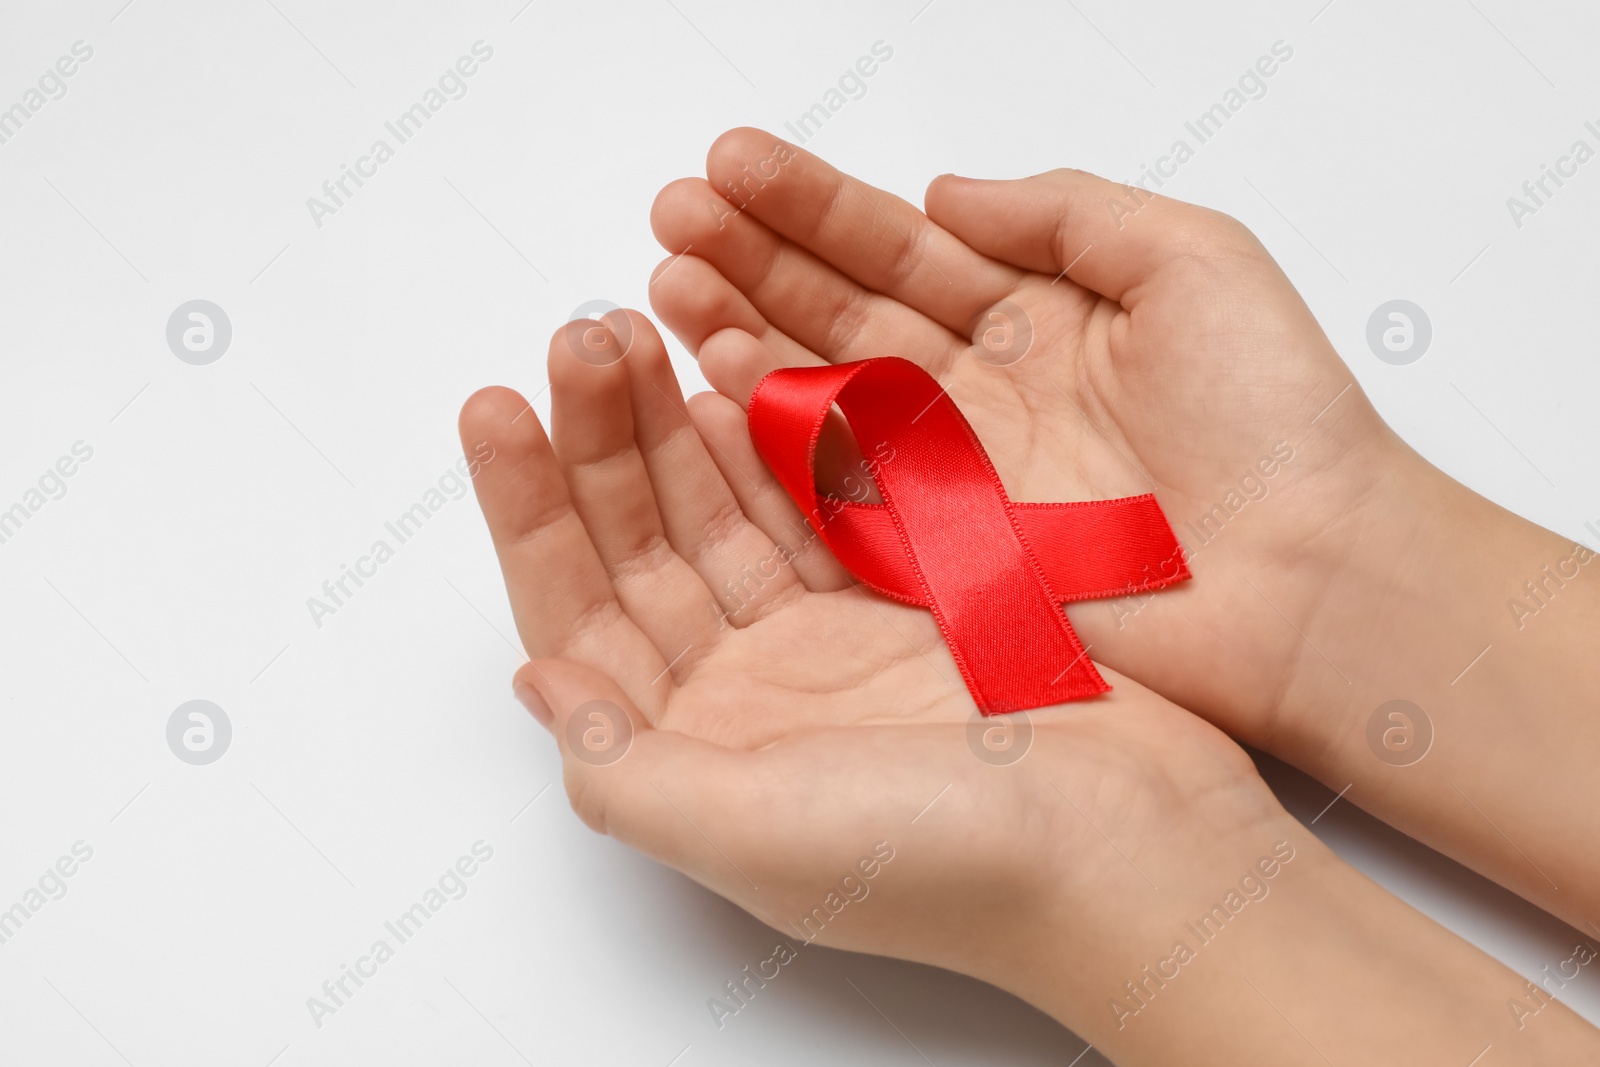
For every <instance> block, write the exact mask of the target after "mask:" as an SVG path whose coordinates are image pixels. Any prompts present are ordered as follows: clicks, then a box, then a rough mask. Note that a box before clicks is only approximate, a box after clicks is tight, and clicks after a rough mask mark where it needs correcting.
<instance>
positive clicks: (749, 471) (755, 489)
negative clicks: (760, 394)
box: [689, 393, 851, 592]
mask: <svg viewBox="0 0 1600 1067" xmlns="http://www.w3.org/2000/svg"><path fill="white" fill-rule="evenodd" d="M689 416H690V418H692V419H693V420H694V424H695V425H696V426H697V427H699V429H700V432H701V433H702V434H704V435H705V438H706V440H707V441H708V442H711V443H712V444H713V445H714V446H715V447H714V448H713V449H712V450H711V454H712V457H713V458H714V459H715V460H716V464H717V467H718V468H719V469H720V470H721V471H722V475H723V477H724V478H725V479H726V480H727V483H728V485H729V486H730V487H731V488H732V490H733V493H734V496H736V497H737V498H738V500H739V507H740V508H741V509H742V510H743V511H744V513H745V514H746V515H747V516H749V518H750V521H751V522H753V523H755V524H756V525H757V526H759V527H760V528H761V530H762V531H763V532H764V533H765V534H766V535H767V537H768V538H770V539H771V540H772V542H773V544H774V545H776V546H778V555H777V556H776V557H770V558H769V560H763V561H762V562H761V565H759V566H758V567H757V568H756V569H755V571H754V576H753V577H748V576H747V577H746V580H747V581H752V582H764V581H768V580H770V579H767V578H766V577H765V574H766V573H767V572H769V571H771V570H772V569H774V564H773V562H771V559H776V561H777V562H778V563H786V566H784V568H783V569H784V570H788V569H790V568H792V569H793V571H794V573H795V575H796V576H797V577H798V578H799V580H800V581H801V582H802V583H804V585H805V587H806V588H807V589H810V590H812V591H814V592H829V591H831V590H836V589H843V588H845V587H846V586H848V585H850V584H851V583H850V575H849V572H847V571H846V570H845V569H844V567H843V566H842V565H841V564H840V563H839V561H838V560H837V559H835V558H834V555H833V553H832V552H831V551H829V549H828V546H827V545H826V544H824V543H823V541H822V538H820V537H818V536H817V534H816V531H814V530H812V529H811V527H809V526H807V525H806V520H805V517H804V516H803V515H801V513H800V509H799V507H797V506H796V505H795V503H794V501H793V500H791V499H790V498H789V494H788V493H786V492H784V490H783V486H781V485H779V484H778V479H777V478H775V477H773V474H772V471H770V470H768V469H767V465H766V464H765V463H762V462H761V457H760V456H759V455H757V453H756V449H755V445H754V444H753V443H752V442H751V440H750V427H749V424H748V423H747V422H746V421H745V413H744V408H742V407H741V406H740V405H739V404H738V403H737V402H735V401H733V400H730V399H728V397H726V396H720V395H718V394H716V393H699V394H697V395H695V396H692V397H690V398H689Z"/></svg>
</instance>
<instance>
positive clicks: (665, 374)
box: [623, 311, 804, 626]
mask: <svg viewBox="0 0 1600 1067" xmlns="http://www.w3.org/2000/svg"><path fill="white" fill-rule="evenodd" d="M624 314H626V315H627V316H628V321H629V323H630V324H631V330H632V336H633V344H632V347H631V348H630V349H629V352H628V358H627V359H626V360H624V361H623V366H625V367H626V368H627V372H628V381H629V385H630V392H631V393H632V397H633V429H634V433H633V435H634V439H635V441H636V442H637V443H638V447H639V452H640V454H641V456H642V457H643V459H644V466H645V470H646V471H647V472H648V473H649V476H650V484H651V486H652V487H653V488H654V490H655V499H656V507H657V509H658V510H659V511H660V513H661V523H662V527H663V529H664V530H665V531H666V536H667V541H668V542H669V543H670V544H671V545H672V547H673V549H674V550H675V551H676V552H677V554H678V555H679V556H680V557H681V558H682V559H684V560H686V561H687V562H688V563H689V565H690V566H691V567H693V568H694V570H695V573H697V574H698V575H699V576H700V578H701V580H702V581H704V582H705V584H706V585H707V586H708V587H709V588H710V589H711V591H712V592H713V594H714V595H715V596H716V597H717V600H718V602H719V603H720V604H721V605H722V609H723V611H725V612H727V615H726V618H727V620H728V621H729V622H731V623H732V624H733V625H735V626H743V625H748V624H749V623H751V622H754V621H755V620H756V619H759V618H762V617H763V616H765V615H766V614H767V613H768V612H770V611H773V610H775V609H777V608H779V607H781V606H782V605H783V604H786V603H788V602H789V601H791V600H792V599H793V598H794V597H795V596H797V595H799V594H800V593H802V592H803V591H804V586H802V585H801V584H800V580H799V578H797V577H796V576H795V574H794V572H793V571H792V570H790V569H789V568H787V567H782V568H777V569H776V570H775V571H774V572H773V573H771V574H770V575H769V574H767V573H766V572H767V571H768V570H769V569H771V566H770V561H772V560H773V559H775V558H776V557H777V556H778V549H777V547H776V546H775V545H774V544H773V543H772V539H771V538H770V537H768V536H767V535H766V534H765V533H763V532H762V531H761V529H760V528H758V527H757V526H756V525H754V524H753V523H751V521H750V520H749V519H748V518H746V517H745V513H744V511H743V510H742V509H741V508H740V506H739V500H738V498H737V497H736V496H735V495H734V492H733V490H732V489H730V488H729V486H728V482H727V476H726V475H725V474H724V471H723V470H722V469H721V468H719V466H718V465H717V464H716V463H715V462H713V460H712V457H711V455H709V454H708V452H707V443H708V441H707V440H703V439H702V438H701V436H700V431H699V430H698V429H696V427H695V425H694V423H693V422H691V421H690V418H689V412H688V410H687V408H685V406H684V402H683V392H682V390H681V389H679V387H678V379H677V376H676V375H674V374H673V373H672V363H671V361H670V360H669V359H668V358H667V350H666V346H665V345H663V344H662V343H661V337H660V335H659V334H657V333H656V331H655V327H654V326H652V325H651V324H650V320H649V319H647V318H645V316H643V315H641V314H639V313H638V312H636V311H630V312H625V313H624ZM709 443H710V447H711V449H712V450H715V449H716V448H717V445H716V442H714V441H711V442H709ZM734 476H735V477H743V476H744V475H743V472H738V473H737V474H735V475H734ZM752 568H755V573H759V574H761V575H762V577H761V580H760V581H758V582H754V583H752V581H751V580H750V578H749V576H750V575H751V573H752Z"/></svg>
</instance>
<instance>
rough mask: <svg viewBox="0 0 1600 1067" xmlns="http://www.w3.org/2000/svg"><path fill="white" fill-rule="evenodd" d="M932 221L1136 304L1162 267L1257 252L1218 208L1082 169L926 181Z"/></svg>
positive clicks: (975, 243)
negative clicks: (1010, 177) (1141, 288)
mask: <svg viewBox="0 0 1600 1067" xmlns="http://www.w3.org/2000/svg"><path fill="white" fill-rule="evenodd" d="M926 206H927V212H928V217H929V218H931V219H933V221H934V222H936V223H938V224H939V225H940V226H942V227H944V228H945V229H946V230H949V231H950V232H951V233H953V234H955V235H956V236H957V237H959V238H961V239H962V240H963V241H965V242H966V243H967V244H968V245H970V246H971V247H972V248H974V249H975V250H977V251H979V252H982V253H983V254H984V255H986V256H990V257H992V258H994V259H998V260H1002V261H1004V262H1007V263H1012V264H1014V265H1016V266H1019V267H1025V268H1027V269H1028V270H1034V271H1039V272H1040V273H1044V274H1049V275H1051V276H1059V275H1060V274H1063V273H1064V274H1066V275H1067V276H1068V277H1069V278H1070V279H1071V280H1072V281H1074V282H1076V283H1077V284H1078V285H1081V286H1083V287H1084V288H1085V289H1091V290H1093V291H1095V292H1097V293H1099V294H1101V295H1102V296H1106V297H1109V298H1110V299H1112V300H1116V301H1118V302H1120V303H1122V304H1123V306H1125V307H1130V308H1131V307H1132V306H1133V304H1134V303H1136V302H1137V299H1138V290H1139V286H1140V285H1141V284H1142V283H1143V282H1145V281H1147V280H1148V279H1150V278H1151V277H1153V276H1154V275H1155V274H1156V273H1157V272H1158V271H1160V270H1162V269H1164V268H1168V267H1173V266H1177V265H1180V264H1183V263H1186V262H1187V263H1193V262H1195V257H1196V256H1200V257H1202V261H1203V258H1205V257H1207V256H1210V257H1215V256H1218V255H1227V254H1229V253H1230V252H1243V251H1245V250H1247V249H1249V248H1251V247H1252V246H1254V247H1257V248H1259V245H1257V244H1256V242H1255V238H1254V237H1253V236H1251V234H1250V231H1249V230H1247V229H1245V227H1244V226H1243V225H1242V224H1240V223H1239V222H1237V221H1235V220H1234V219H1232V218H1229V217H1228V216H1226V215H1223V214H1221V213H1220V212H1216V211H1211V210H1209V209H1207V208H1202V207H1197V206H1195V205H1194V204H1186V203H1184V202H1183V201H1181V200H1172V199H1169V198H1168V197H1165V196H1160V195H1158V194H1156V193H1152V192H1149V191H1147V190H1145V189H1142V188H1137V187H1134V186H1128V185H1122V184H1119V183H1117V182H1113V181H1108V180H1106V179H1105V178H1100V177H1096V176H1095V175H1093V174H1089V173H1086V172H1084V171H1081V170H1053V171H1049V172H1047V173H1044V174H1036V175H1034V176H1033V177H1031V178H1017V179H1014V180H1006V181H989V180H985V179H981V178H962V177H957V176H956V175H954V174H945V175H941V176H940V177H938V178H935V179H934V180H933V182H932V184H930V185H929V186H928V192H927V196H926Z"/></svg>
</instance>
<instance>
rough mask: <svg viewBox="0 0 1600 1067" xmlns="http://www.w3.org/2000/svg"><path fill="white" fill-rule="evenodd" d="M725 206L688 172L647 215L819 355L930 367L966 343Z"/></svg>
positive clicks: (664, 236)
mask: <svg viewBox="0 0 1600 1067" xmlns="http://www.w3.org/2000/svg"><path fill="white" fill-rule="evenodd" d="M717 205H720V210H721V211H723V212H724V214H723V215H722V216H720V217H718V216H716V215H714V214H713V212H714V211H716V210H718V208H717ZM729 209H730V205H729V204H728V203H727V202H726V201H724V200H723V199H722V198H721V197H719V196H718V195H717V194H716V192H714V191H713V190H712V188H711V186H710V185H709V184H708V183H706V182H704V181H702V180H700V179H695V178H689V179H684V180H682V181H678V182H674V183H672V184H671V185H669V186H667V187H666V188H665V189H663V190H662V191H661V193H660V195H658V196H657V197H656V202H655V206H654V207H653V208H652V210H651V214H650V221H651V226H652V227H653V228H654V230H655V234H656V239H657V240H658V241H660V242H661V244H662V246H663V247H664V248H666V249H667V251H669V252H677V251H681V250H683V249H686V248H690V247H692V248H693V249H694V254H695V255H696V256H698V257H700V258H702V259H704V260H705V261H706V262H707V263H709V264H711V266H713V267H715V268H716V270H717V272H718V273H719V274H721V275H722V277H723V278H725V279H727V281H728V282H729V283H731V284H732V285H733V286H734V287H735V288H736V289H738V290H739V291H740V292H742V293H743V294H744V295H745V296H746V298H748V300H749V301H750V303H751V305H752V306H753V307H754V308H755V309H756V311H757V312H759V313H760V315H761V316H762V318H764V319H765V320H766V321H767V322H769V323H771V324H772V325H773V326H775V327H777V328H778V329H779V330H781V331H783V333H784V334H786V335H787V336H789V337H792V338H793V339H794V340H795V341H797V342H799V343H800V344H801V345H804V346H805V347H806V348H808V349H810V350H811V351H812V352H814V353H816V354H817V355H819V356H821V357H822V358H824V359H826V360H828V361H830V362H834V363H839V362H848V361H851V360H857V359H868V358H871V357H873V356H886V355H901V356H905V357H906V358H907V359H913V360H916V361H917V362H919V363H921V364H922V365H924V366H926V367H928V368H929V369H930V370H932V371H935V372H937V370H938V369H939V368H942V367H943V366H945V365H946V364H947V363H948V362H949V361H950V360H951V359H953V358H954V357H955V356H956V355H957V354H958V353H959V351H961V350H964V349H965V348H966V346H967V338H966V337H964V336H963V337H959V338H958V337H956V336H955V335H954V334H952V333H951V332H950V331H949V330H947V329H945V328H944V327H943V326H941V325H939V324H938V323H937V322H934V321H933V320H932V319H929V318H927V317H926V316H924V315H923V314H922V313H921V312H919V311H915V310H913V309H911V308H909V307H907V306H905V305H904V304H902V303H900V302H899V301H898V300H895V299H893V298H891V297H887V296H884V295H882V294H881V293H874V292H871V291H869V290H867V289H865V288H863V287H862V286H861V285H859V284H857V283H856V282H854V281H851V280H850V279H849V278H847V277H845V276H844V275H843V274H841V273H839V272H838V271H837V270H835V269H834V268H833V267H830V266H828V265H827V264H826V263H824V262H822V261H821V260H819V259H818V258H817V257H815V256H813V255H812V254H811V253H809V252H807V251H805V250H804V249H802V248H800V247H798V246H797V245H795V244H793V243H791V242H789V241H787V240H784V239H783V238H781V237H779V236H778V235H777V234H775V233H774V232H773V231H771V230H769V229H768V228H767V227H766V226H764V225H763V224H762V223H760V222H759V221H757V220H756V219H755V218H754V216H752V215H751V214H750V213H749V212H737V213H731V212H730V210H729ZM724 325H736V324H735V323H732V322H729V323H726V324H724Z"/></svg>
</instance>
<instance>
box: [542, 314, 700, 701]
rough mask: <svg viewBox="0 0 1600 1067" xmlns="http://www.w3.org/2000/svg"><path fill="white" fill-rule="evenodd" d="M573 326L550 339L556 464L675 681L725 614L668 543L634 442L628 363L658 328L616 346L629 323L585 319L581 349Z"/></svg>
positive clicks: (627, 604) (626, 603) (625, 603)
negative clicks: (617, 331) (574, 340)
mask: <svg viewBox="0 0 1600 1067" xmlns="http://www.w3.org/2000/svg"><path fill="white" fill-rule="evenodd" d="M574 325H576V324H568V327H566V328H563V329H561V330H558V331H556V334H555V336H554V337H553V338H551V341H550V395H551V439H552V444H553V446H554V449H555V454H556V458H557V459H558V460H559V462H560V464H561V469H562V472H563V473H564V474H565V475H566V479H567V486H568V489H569V491H570V492H571V494H572V503H573V507H574V508H575V509H576V510H577V513H578V515H579V516H580V517H581V518H582V519H583V525H584V528H585V529H587V530H588V531H589V539H590V541H592V542H593V544H594V548H595V552H596V553H597V554H598V556H599V558H600V562H601V564H602V565H603V566H604V568H605V573H606V574H607V575H608V576H609V577H610V579H611V585H612V588H613V589H615V590H616V596H617V601H618V602H619V603H620V604H621V605H622V609H623V611H625V612H627V614H628V616H629V617H630V618H632V619H633V620H634V622H635V623H636V624H637V625H638V627H639V629H640V630H642V631H643V632H644V634H645V636H647V637H649V638H650V640H651V641H652V642H653V643H654V644H655V647H656V648H657V649H658V650H659V651H660V653H661V655H662V656H663V657H664V658H665V660H666V662H667V664H668V666H669V667H670V670H671V672H672V676H673V678H675V679H682V678H686V677H687V676H688V675H689V673H690V672H691V671H692V670H693V669H694V665H695V664H696V663H698V662H699V661H700V659H701V658H702V657H703V656H704V655H705V654H706V653H707V652H709V651H710V650H711V648H712V647H713V646H714V645H715V644H716V640H717V636H718V633H719V632H720V630H721V628H722V627H721V623H720V622H719V616H720V614H721V611H720V609H719V608H718V607H717V603H716V599H715V598H714V597H713V596H712V595H711V591H710V590H709V589H707V588H706V584H705V582H704V581H702V580H701V578H700V576H699V575H698V574H696V573H695V571H694V568H693V567H691V566H689V564H688V563H687V562H686V561H685V560H684V559H683V558H682V557H681V556H679V555H678V553H677V552H675V551H674V550H673V547H672V543H671V542H670V541H669V540H668V539H667V535H666V529H665V527H664V526H663V524H662V521H661V514H660V511H659V510H658V508H657V505H656V498H655V492H654V489H653V487H652V486H651V484H650V475H649V472H648V470H647V469H646V467H645V463H644V457H643V456H642V455H641V454H640V451H639V444H638V441H637V440H636V438H635V435H634V422H633V409H632V401H631V398H630V389H629V384H628V368H627V367H626V366H625V360H627V359H631V358H633V356H632V355H631V354H629V353H632V352H633V351H634V350H639V351H644V350H648V349H649V348H650V347H651V346H652V345H654V346H659V345H660V344H661V340H660V338H659V337H658V336H657V335H656V333H655V331H654V330H651V331H650V332H649V333H648V334H638V335H631V336H629V337H628V338H627V340H626V341H624V340H619V339H618V337H617V335H616V332H615V331H616V330H617V329H623V330H624V332H625V333H627V332H629V331H630V330H631V320H630V319H628V318H627V317H626V316H620V315H619V313H617V312H613V313H612V314H610V315H608V316H606V318H605V319H604V320H602V322H600V323H590V322H584V323H583V324H582V327H581V328H582V329H583V330H584V334H585V338H584V342H583V345H582V346H581V347H578V346H575V345H574V344H573V342H572V333H573V332H574V331H573V329H572V327H573V326H574ZM580 353H581V354H580Z"/></svg>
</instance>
